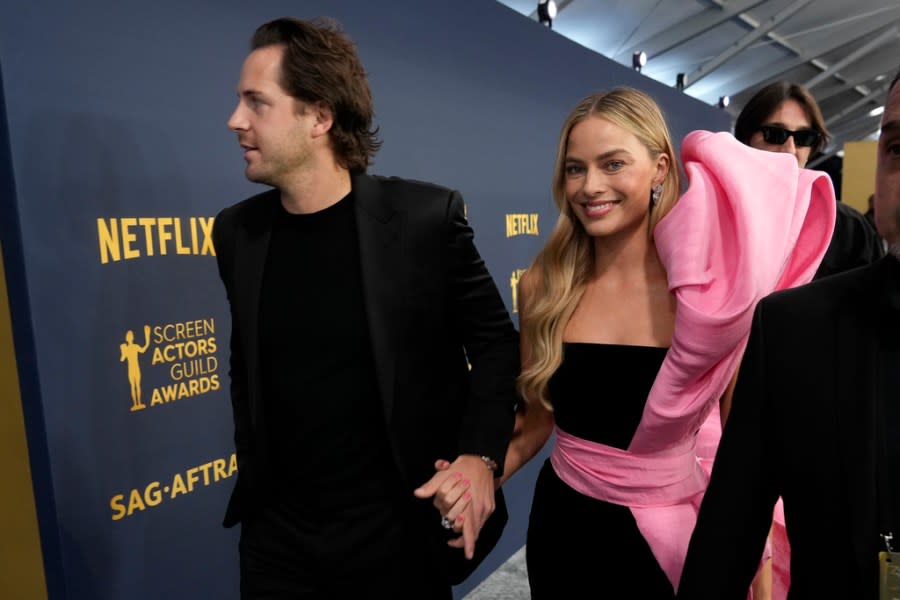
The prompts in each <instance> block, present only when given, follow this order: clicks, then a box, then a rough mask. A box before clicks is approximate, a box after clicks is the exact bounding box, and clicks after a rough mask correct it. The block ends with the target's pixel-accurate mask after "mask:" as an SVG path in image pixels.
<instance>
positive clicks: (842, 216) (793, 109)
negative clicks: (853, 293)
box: [734, 81, 884, 279]
mask: <svg viewBox="0 0 900 600" xmlns="http://www.w3.org/2000/svg"><path fill="white" fill-rule="evenodd" d="M734 136H735V137H736V138H737V139H738V140H740V141H741V142H743V143H744V144H747V145H748V146H752V147H754V148H758V149H760V150H768V151H770V152H786V153H788V154H793V155H794V156H795V157H796V158H797V164H799V165H800V168H804V167H805V166H806V163H807V162H808V161H809V159H810V158H814V157H815V155H816V154H818V153H819V152H821V151H822V150H824V149H825V146H826V145H827V143H828V139H829V133H828V130H827V129H826V128H825V120H824V119H823V118H822V111H821V110H820V109H819V105H818V104H817V103H816V100H815V98H813V97H812V95H811V94H810V93H809V91H807V89H806V88H804V87H803V86H802V85H798V84H796V83H791V82H788V81H776V82H775V83H772V84H769V85H767V86H765V87H763V88H762V89H760V90H759V91H758V92H756V94H754V95H753V97H752V98H750V100H748V101H747V104H746V105H745V106H744V108H743V109H742V110H741V112H740V114H739V115H738V117H737V120H736V121H735V123H734ZM883 255H884V252H883V251H882V247H881V240H880V239H879V238H878V235H877V233H876V231H875V228H874V227H872V225H871V224H870V223H869V222H868V221H867V220H866V218H865V217H864V216H863V215H862V214H861V213H860V212H859V211H858V210H856V209H855V208H853V207H852V206H848V205H847V204H844V203H843V202H838V203H837V220H836V221H835V227H834V234H833V235H832V236H831V244H830V245H829V246H828V251H827V252H826V253H825V258H823V259H822V264H821V265H819V270H818V271H816V274H815V276H814V277H813V279H820V278H822V277H826V276H828V275H834V274H835V273H840V272H842V271H847V270H849V269H855V268H856V267H861V266H863V265H868V264H871V263H873V262H875V261H876V260H878V259H879V258H881V257H882V256H883Z"/></svg>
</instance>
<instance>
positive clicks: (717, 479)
mask: <svg viewBox="0 0 900 600" xmlns="http://www.w3.org/2000/svg"><path fill="white" fill-rule="evenodd" d="M764 305H765V301H763V302H761V303H760V305H759V306H758V307H757V310H756V314H755V316H754V321H753V328H752V330H751V333H750V341H749V344H748V346H747V351H746V353H745V354H744V359H743V361H742V363H741V369H740V374H739V375H738V383H737V388H736V389H735V393H734V401H733V404H732V410H731V414H730V415H729V417H728V422H727V423H726V425H725V430H724V432H723V433H722V439H721V442H720V444H719V450H718V453H717V454H716V461H715V464H714V466H713V472H712V478H711V480H710V484H709V488H708V489H707V491H706V495H705V497H704V498H703V504H702V506H701V508H700V515H699V517H698V519H697V526H696V528H695V529H694V534H693V536H692V537H691V543H690V547H689V549H688V554H687V559H686V561H685V565H684V571H683V573H682V576H681V582H680V585H679V589H678V598H679V599H682V600H698V599H709V600H727V599H730V598H733V599H735V600H744V599H745V598H746V597H747V590H748V589H749V587H750V583H751V582H752V580H753V576H754V575H755V573H756V570H757V568H758V567H759V563H760V559H761V558H762V553H763V548H764V546H765V541H766V536H767V535H768V532H769V529H770V526H771V524H772V511H773V509H774V507H775V502H776V500H777V499H778V495H779V490H778V487H779V486H778V484H777V475H776V470H775V469H776V465H777V462H775V457H776V455H777V453H776V452H775V451H774V449H773V444H774V438H773V435H772V430H773V429H774V427H773V419H774V415H773V414H772V413H771V411H770V410H769V407H770V406H771V404H772V400H773V399H772V397H771V394H770V392H769V389H771V388H772V386H773V385H774V384H775V382H773V381H771V380H770V379H768V378H769V377H772V375H773V374H772V373H770V372H769V371H770V369H769V368H768V366H767V362H766V333H767V332H766V327H765V319H764V316H763V313H764Z"/></svg>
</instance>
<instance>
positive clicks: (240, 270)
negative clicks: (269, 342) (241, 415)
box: [235, 190, 280, 431]
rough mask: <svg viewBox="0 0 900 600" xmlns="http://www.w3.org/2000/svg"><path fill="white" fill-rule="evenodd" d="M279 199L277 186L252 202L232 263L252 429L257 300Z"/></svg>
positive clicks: (256, 407) (256, 398)
mask: <svg viewBox="0 0 900 600" xmlns="http://www.w3.org/2000/svg"><path fill="white" fill-rule="evenodd" d="M279 201H280V197H279V193H278V191H277V190H272V191H271V192H268V193H267V194H264V195H263V196H261V197H260V198H259V200H258V201H257V203H256V206H253V207H252V209H251V212H250V213H249V218H248V219H247V220H246V221H245V223H244V226H243V229H242V230H241V231H240V234H239V235H240V236H241V237H240V239H239V241H238V244H239V246H240V249H239V252H238V257H240V258H239V260H237V261H236V264H235V281H238V282H241V285H239V286H237V289H236V290H235V295H236V296H237V298H238V302H237V305H238V306H241V307H243V311H242V314H240V315H236V316H237V318H239V319H240V321H239V322H240V323H241V325H242V330H243V335H244V337H243V340H242V341H243V346H244V348H246V360H247V370H248V377H249V381H250V395H249V399H248V401H249V403H250V418H251V419H252V426H253V429H254V430H257V431H259V430H258V428H257V427H258V422H259V415H260V414H262V413H261V407H260V404H259V398H260V394H261V388H260V385H261V383H260V382H261V379H260V372H259V369H260V357H259V302H260V292H261V291H262V281H263V271H264V268H265V264H266V255H267V253H268V251H269V239H270V238H271V237H272V226H273V222H274V218H275V209H276V208H277V203H278V202H279Z"/></svg>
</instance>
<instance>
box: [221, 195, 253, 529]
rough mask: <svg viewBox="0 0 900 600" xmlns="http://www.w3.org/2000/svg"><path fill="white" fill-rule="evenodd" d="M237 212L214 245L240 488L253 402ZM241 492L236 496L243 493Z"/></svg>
mask: <svg viewBox="0 0 900 600" xmlns="http://www.w3.org/2000/svg"><path fill="white" fill-rule="evenodd" d="M233 217H234V215H233V214H230V212H229V210H228V209H226V210H225V211H222V212H221V213H220V214H219V215H218V216H217V217H216V220H215V222H214V224H213V246H214V247H215V250H216V263H217V265H218V268H219V277H220V278H221V279H222V283H223V284H224V285H225V293H226V295H227V297H228V305H229V309H230V311H231V341H230V348H231V352H230V358H229V366H230V368H229V373H228V376H229V378H230V380H231V384H230V395H231V408H232V414H233V417H234V446H235V452H236V453H237V462H238V483H237V488H238V490H240V489H241V488H242V487H246V486H248V485H249V484H250V479H251V478H252V467H251V461H250V456H251V448H250V440H251V436H250V405H249V401H248V389H249V388H248V381H247V363H246V360H245V355H244V348H243V344H242V342H241V332H240V325H239V323H238V320H237V319H236V318H235V310H234V228H235V223H234V218H233ZM240 495H241V494H240V492H238V493H237V494H235V496H240ZM239 503H240V500H239V499H238V498H237V497H233V498H232V504H239ZM232 504H230V505H229V509H228V511H227V514H226V517H225V525H226V526H231V525H233V524H234V523H235V522H236V519H237V520H239V518H240V517H239V516H238V515H237V514H235V513H236V512H237V513H239V512H240V509H239V508H238V507H237V506H232Z"/></svg>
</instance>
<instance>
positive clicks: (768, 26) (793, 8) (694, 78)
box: [685, 0, 812, 88]
mask: <svg viewBox="0 0 900 600" xmlns="http://www.w3.org/2000/svg"><path fill="white" fill-rule="evenodd" d="M810 2H812V0H794V2H793V3H791V5H790V6H788V7H787V8H785V9H784V10H782V11H781V12H779V13H778V14H776V15H775V16H773V17H772V18H770V19H769V20H768V21H766V22H765V23H763V24H761V25H760V26H759V27H757V28H756V29H754V30H753V31H749V32H747V34H746V35H744V37H742V38H741V39H740V40H738V41H737V42H735V44H734V45H732V46H731V47H730V48H729V49H728V50H726V51H725V52H723V53H722V54H720V55H719V56H717V57H716V58H714V59H712V60H710V61H709V62H707V63H704V64H703V65H701V66H700V67H699V68H698V69H696V70H694V71H693V72H692V73H689V74H688V76H687V78H686V79H687V81H686V82H685V88H688V87H690V86H692V85H694V84H695V83H697V82H698V81H700V80H701V79H703V78H704V77H706V76H707V75H709V74H710V73H712V72H713V71H715V70H716V69H718V68H719V67H720V66H722V65H723V64H725V63H726V62H728V61H729V60H731V59H732V58H734V57H735V56H736V55H737V54H739V53H740V52H741V51H743V50H744V49H746V48H747V47H748V46H750V44H752V43H753V42H755V41H756V40H758V39H759V38H761V37H763V36H765V35H766V34H767V33H769V32H770V31H772V29H774V28H775V27H777V26H779V25H781V24H782V23H784V22H785V21H787V20H788V19H789V18H791V17H792V16H793V15H794V14H796V13H797V12H798V11H799V10H801V9H802V8H803V7H804V6H806V5H807V4H809V3H810Z"/></svg>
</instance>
